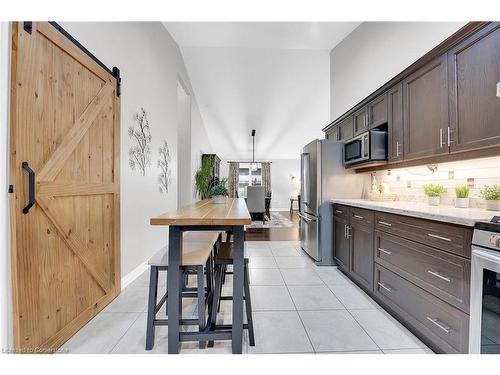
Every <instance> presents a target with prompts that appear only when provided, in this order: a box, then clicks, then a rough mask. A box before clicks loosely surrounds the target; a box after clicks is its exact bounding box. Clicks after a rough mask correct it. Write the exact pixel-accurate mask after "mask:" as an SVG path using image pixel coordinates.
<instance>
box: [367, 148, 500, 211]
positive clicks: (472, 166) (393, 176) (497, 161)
mask: <svg viewBox="0 0 500 375" xmlns="http://www.w3.org/2000/svg"><path fill="white" fill-rule="evenodd" d="M436 166H437V168H435V167H436ZM432 169H435V170H434V172H433V171H432ZM375 176H376V177H377V182H378V183H381V182H385V183H387V184H388V185H389V186H390V188H391V190H392V192H394V193H396V194H398V197H399V198H398V199H399V200H401V201H412V202H427V197H426V196H425V194H424V191H423V186H424V185H426V184H441V185H443V186H444V187H446V188H447V192H446V194H444V195H443V196H442V197H441V204H442V205H450V206H451V205H453V204H454V199H455V186H457V185H468V186H469V187H470V188H471V190H470V194H469V198H470V207H481V208H483V207H484V205H485V203H484V200H483V199H482V198H481V196H480V190H481V188H483V187H484V186H486V185H495V184H497V185H500V156H496V157H491V158H484V159H472V160H464V161H457V162H449V163H440V164H432V165H429V166H427V165H422V166H417V167H408V168H398V169H391V170H386V171H378V172H376V173H375Z"/></svg>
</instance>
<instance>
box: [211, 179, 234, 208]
mask: <svg viewBox="0 0 500 375" xmlns="http://www.w3.org/2000/svg"><path fill="white" fill-rule="evenodd" d="M210 194H211V195H212V202H213V203H216V204H224V203H226V197H227V196H228V195H229V191H228V190H227V187H226V180H225V179H224V180H220V181H219V182H218V183H217V184H216V185H215V186H214V187H213V188H212V189H211V190H210Z"/></svg>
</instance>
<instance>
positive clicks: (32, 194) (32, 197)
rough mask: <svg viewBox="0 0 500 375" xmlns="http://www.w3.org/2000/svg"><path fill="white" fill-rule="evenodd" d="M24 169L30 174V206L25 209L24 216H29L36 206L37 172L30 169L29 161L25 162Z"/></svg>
mask: <svg viewBox="0 0 500 375" xmlns="http://www.w3.org/2000/svg"><path fill="white" fill-rule="evenodd" d="M23 169H24V170H25V171H26V172H28V178H29V181H28V205H27V206H26V207H24V208H23V214H27V213H28V212H29V210H30V208H31V207H33V205H34V204H35V172H34V171H33V169H31V168H30V165H29V164H28V162H27V161H23Z"/></svg>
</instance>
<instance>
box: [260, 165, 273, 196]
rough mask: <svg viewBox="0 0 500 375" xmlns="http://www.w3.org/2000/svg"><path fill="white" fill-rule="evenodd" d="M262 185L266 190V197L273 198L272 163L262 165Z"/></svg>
mask: <svg viewBox="0 0 500 375" xmlns="http://www.w3.org/2000/svg"><path fill="white" fill-rule="evenodd" d="M262 185H263V186H264V188H265V190H266V197H270V196H271V163H267V162H266V163H262Z"/></svg>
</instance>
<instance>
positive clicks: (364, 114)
mask: <svg viewBox="0 0 500 375" xmlns="http://www.w3.org/2000/svg"><path fill="white" fill-rule="evenodd" d="M367 130H368V108H367V107H363V108H361V109H359V110H357V111H356V112H354V135H358V134H361V133H364V132H365V131H367Z"/></svg>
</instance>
